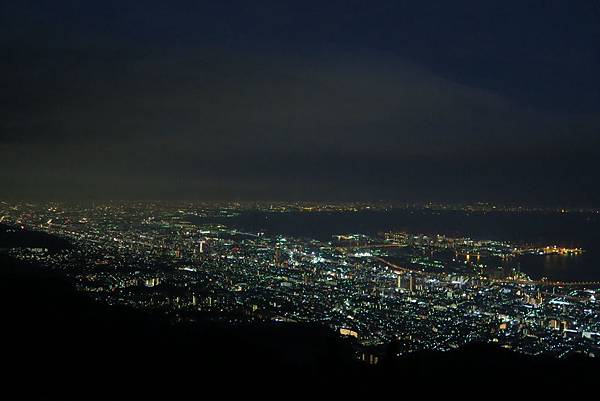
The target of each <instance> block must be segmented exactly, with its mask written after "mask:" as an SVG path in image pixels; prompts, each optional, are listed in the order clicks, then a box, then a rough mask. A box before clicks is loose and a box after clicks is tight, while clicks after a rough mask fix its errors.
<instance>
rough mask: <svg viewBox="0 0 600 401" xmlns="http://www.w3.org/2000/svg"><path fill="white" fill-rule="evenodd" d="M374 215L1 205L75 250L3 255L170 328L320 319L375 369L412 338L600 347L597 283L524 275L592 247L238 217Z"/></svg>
mask: <svg viewBox="0 0 600 401" xmlns="http://www.w3.org/2000/svg"><path fill="white" fill-rule="evenodd" d="M365 207H368V208H369V209H371V208H373V209H375V210H381V211H382V212H383V213H385V210H387V209H388V208H382V207H377V206H357V205H355V206H348V205H340V206H338V207H337V208H336V207H335V206H305V207H301V208H299V207H298V206H297V205H286V204H278V205H276V206H273V205H251V206H249V205H241V204H235V203H231V204H193V203H192V204H185V203H166V202H158V203H133V202H130V203H107V204H96V205H93V206H87V207H84V206H76V205H65V204H61V203H39V204H9V203H2V210H1V215H2V223H3V224H8V225H9V227H11V228H10V230H22V229H28V230H37V231H43V232H46V233H49V234H52V235H55V236H58V237H60V238H63V239H66V240H67V241H68V242H69V244H70V246H68V247H65V248H64V249H57V250H49V249H44V248H11V249H7V250H5V252H8V254H9V255H11V256H12V257H15V258H18V259H21V260H25V261H30V262H34V263H36V264H39V265H42V266H44V268H47V269H52V270H56V271H58V272H60V273H62V274H64V275H66V276H67V277H69V278H70V279H71V280H72V281H73V282H74V283H75V285H76V287H77V288H78V289H79V290H80V291H82V292H84V293H86V294H87V295H89V296H90V297H92V298H93V299H95V300H97V301H99V302H103V303H107V304H110V305H125V306H130V307H133V308H137V309H142V310H148V311H154V312H161V313H166V314H167V315H168V316H169V317H170V319H171V320H172V321H173V322H185V321H188V322H189V321H192V322H193V321H194V320H196V319H199V318H201V319H205V318H209V319H212V320H218V321H223V322H227V323H230V324H239V323H247V322H311V323H318V324H323V325H326V326H327V327H329V328H330V329H331V330H334V331H336V332H337V333H339V334H340V335H341V336H344V337H348V338H350V339H351V341H352V342H353V344H354V345H353V347H354V349H355V354H356V357H357V358H359V359H362V360H365V361H367V362H370V363H375V362H376V361H377V358H379V357H380V355H379V354H378V352H379V353H380V352H381V351H380V350H381V349H383V348H382V347H384V346H385V345H387V344H388V343H389V342H390V341H397V342H399V343H400V344H401V347H400V348H399V351H398V352H399V355H401V354H404V353H410V352H413V351H418V350H427V349H429V350H440V351H447V350H451V349H454V348H458V347H461V346H463V345H465V344H468V343H471V342H489V343H493V344H497V345H499V346H501V347H504V348H508V349H511V350H514V351H518V352H521V353H526V354H533V355H535V354H551V355H554V356H556V357H564V356H567V355H570V354H573V353H582V354H585V355H589V356H596V355H598V352H600V303H598V302H597V297H598V296H599V295H600V292H599V291H600V280H599V281H556V280H551V279H548V278H538V279H532V278H530V277H528V275H527V274H525V273H524V272H522V271H520V270H519V263H518V260H519V258H520V257H523V256H524V255H529V256H537V257H543V255H546V256H547V255H556V256H558V257H578V256H577V255H581V254H583V253H585V249H581V248H565V247H557V246H556V245H554V244H544V245H541V246H537V247H536V246H531V245H526V244H518V243H511V242H506V241H499V240H486V239H471V238H467V237H461V238H454V237H449V236H446V235H424V234H419V233H408V232H382V233H380V234H377V235H367V234H365V233H339V234H336V235H332V236H331V238H330V239H329V240H326V241H323V240H318V239H314V238H301V237H294V236H288V235H281V234H277V233H272V234H267V233H265V232H261V231H256V232H246V231H242V230H241V229H239V228H237V227H235V224H233V222H232V223H231V224H229V223H228V222H227V221H228V220H232V219H234V218H235V217H236V216H239V215H241V214H244V213H247V212H251V211H259V212H260V213H264V215H265V218H269V215H272V214H274V213H284V214H289V213H297V212H298V210H301V211H302V213H322V210H323V209H326V210H328V212H330V213H334V214H336V213H338V214H343V213H355V212H356V211H357V210H362V209H364V208H365ZM315 208H318V210H321V211H320V212H319V211H314V209H315ZM333 209H335V211H332V210H333ZM215 220H218V221H220V222H219V223H215V222H214V221H215ZM378 350H379V351H378ZM373 355H374V356H373ZM369 358H370V359H369ZM373 358H375V359H373Z"/></svg>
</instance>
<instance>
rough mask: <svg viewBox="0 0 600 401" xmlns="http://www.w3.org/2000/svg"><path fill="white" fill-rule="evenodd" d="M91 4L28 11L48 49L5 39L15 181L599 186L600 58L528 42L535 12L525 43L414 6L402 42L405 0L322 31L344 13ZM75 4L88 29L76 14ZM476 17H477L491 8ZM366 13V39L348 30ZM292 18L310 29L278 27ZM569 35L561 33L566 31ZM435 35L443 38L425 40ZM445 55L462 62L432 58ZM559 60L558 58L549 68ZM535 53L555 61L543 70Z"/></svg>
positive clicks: (392, 187) (7, 129) (399, 194)
mask: <svg viewBox="0 0 600 401" xmlns="http://www.w3.org/2000/svg"><path fill="white" fill-rule="evenodd" d="M72 7H75V8H72ZM72 7H71V8H69V10H71V11H70V13H66V14H65V13H62V12H61V11H60V10H61V9H60V8H58V11H57V9H53V11H49V10H43V9H42V10H39V9H31V10H30V13H29V14H27V15H26V16H23V15H21V16H22V17H23V18H25V19H26V20H28V21H35V20H39V18H41V20H39V21H38V22H40V24H39V26H38V27H37V28H36V29H37V33H38V34H41V33H44V32H45V33H46V34H49V35H50V38H49V41H48V43H47V45H45V46H43V45H42V42H41V41H40V38H39V37H37V36H36V35H33V36H31V35H32V34H28V33H26V32H25V31H23V30H21V31H19V30H18V29H17V28H16V27H15V25H14V24H13V25H10V26H9V28H12V31H10V32H9V33H10V35H9V38H10V39H11V40H7V39H6V36H5V37H4V39H3V42H2V43H4V46H3V55H4V57H3V58H2V61H1V62H0V76H1V77H2V84H3V88H4V91H3V92H2V94H0V103H1V104H2V109H1V111H0V117H1V121H2V122H1V124H0V140H1V142H0V158H1V159H2V172H1V173H0V185H2V186H3V188H6V189H7V193H8V194H9V195H8V196H15V197H45V196H48V197H67V198H69V197H95V198H121V197H126V198H136V197H138V198H139V197H141V198H161V197H168V198H177V197H179V198H188V199H189V198H253V199H267V198H281V199H285V198H303V199H323V198H337V199H382V198H384V199H388V200H414V199H417V200H419V199H420V200H423V199H441V200H444V199H448V200H479V199H489V200H499V201H520V200H522V201H531V202H539V203H557V202H566V201H571V202H576V203H584V204H594V203H596V202H598V201H599V200H600V191H599V190H598V189H597V188H596V186H595V185H594V184H593V182H595V181H597V180H598V179H599V178H600V175H599V173H598V172H597V171H596V170H597V169H595V168H594V167H595V166H594V160H595V156H596V155H595V152H596V150H597V149H598V145H599V142H600V141H599V139H598V129H599V128H600V117H599V114H598V113H599V112H600V110H599V109H598V108H597V107H593V105H594V103H593V99H594V96H595V94H594V85H596V84H597V83H598V82H597V80H596V81H593V80H590V78H589V71H585V70H582V73H581V76H579V77H575V76H572V78H571V79H567V78H565V77H566V76H568V75H565V74H564V73H565V70H569V69H570V68H572V66H571V65H570V64H569V63H568V60H569V58H571V59H574V60H575V61H574V63H575V64H576V65H585V66H589V65H593V64H594V62H595V61H593V60H595V59H594V57H595V55H593V54H592V53H590V54H586V49H588V50H589V51H590V52H592V50H590V49H591V48H589V47H587V48H586V47H585V46H584V45H582V44H581V43H580V44H578V45H577V46H576V49H574V50H573V51H572V53H571V54H570V55H563V54H558V53H557V52H556V51H555V52H548V53H544V54H542V53H543V51H542V50H543V49H542V50H536V51H533V52H532V53H527V52H526V50H527V49H531V48H532V47H533V44H534V43H535V41H533V39H531V37H529V36H528V35H527V32H528V31H527V30H526V29H525V27H524V26H522V25H519V24H517V25H516V26H517V28H518V30H520V31H521V33H523V34H525V36H527V37H528V38H529V39H527V40H526V42H527V43H526V44H522V43H520V42H519V41H518V40H517V39H518V38H516V37H514V35H513V34H511V36H510V38H509V39H510V40H507V41H504V42H502V41H500V42H498V40H499V39H498V38H497V36H498V34H499V33H501V32H507V31H508V30H507V29H505V28H502V26H501V25H498V24H499V22H498V21H496V20H495V19H494V21H495V22H494V23H495V24H496V25H498V26H496V28H493V29H491V30H490V28H489V27H485V26H483V25H481V22H477V24H476V26H477V30H476V32H475V33H477V32H479V33H481V34H483V37H482V38H480V39H477V38H476V37H475V36H473V37H472V38H467V37H466V36H465V35H466V34H467V31H465V32H462V31H461V32H462V33H460V34H459V33H454V34H453V35H451V36H452V37H453V38H454V39H456V42H454V44H453V45H452V46H449V47H447V48H446V47H444V46H441V44H438V45H436V46H433V45H432V44H431V43H430V41H432V40H433V38H429V39H427V38H424V37H423V36H422V35H421V33H422V32H421V31H420V30H419V29H417V28H415V27H414V26H413V27H412V28H410V26H411V24H412V22H410V21H408V20H406V19H403V17H401V16H400V17H399V22H398V24H400V22H402V21H404V22H403V23H404V25H402V24H400V25H399V27H398V30H400V31H402V30H405V31H406V30H409V31H411V32H412V34H413V37H414V38H415V41H416V42H419V43H421V44H422V45H423V46H422V48H420V49H415V48H414V44H410V45H409V44H406V43H405V42H404V41H402V42H400V44H399V45H396V46H393V43H392V42H393V41H391V40H390V39H389V38H386V37H383V36H378V35H383V33H385V32H387V33H389V34H394V35H395V34H396V32H395V30H394V29H390V24H391V22H390V21H389V20H388V17H387V14H385V13H383V14H382V12H383V11H382V10H385V9H386V7H392V6H390V5H389V4H388V5H387V6H385V7H383V8H379V7H374V8H373V9H372V10H371V11H372V12H371V13H367V14H366V15H365V18H366V20H364V21H363V22H362V23H358V21H357V16H358V15H361V12H362V11H361V10H362V8H361V7H358V6H356V5H355V6H352V7H349V8H347V9H346V13H341V14H340V15H339V16H338V17H339V18H337V17H336V18H334V19H332V20H331V21H334V20H335V21H336V22H335V24H338V25H336V26H337V27H330V26H329V27H325V28H323V29H324V30H325V32H320V33H315V32H312V31H309V29H308V28H307V26H310V25H311V24H315V23H317V22H319V26H321V22H323V21H322V19H323V18H327V17H323V16H322V15H312V14H311V13H310V9H303V10H299V11H298V13H300V14H295V12H296V11H297V10H292V9H290V8H288V7H286V6H278V7H276V8H274V9H270V8H269V9H268V10H266V9H262V8H260V7H259V8H256V9H254V8H248V7H246V8H244V7H241V8H239V9H237V10H238V13H237V14H235V13H234V14H232V15H230V16H225V14H222V13H221V12H217V11H215V10H212V11H210V10H209V11H210V13H212V15H213V16H214V17H215V18H214V19H215V20H216V21H218V22H217V23H215V22H214V21H213V23H212V24H211V23H210V22H207V21H204V22H206V23H208V25H209V27H210V28H212V31H211V30H210V29H208V28H206V27H205V26H201V24H195V23H194V22H193V21H191V20H190V18H191V17H190V16H189V15H187V14H186V13H184V12H183V11H181V10H179V9H172V8H167V9H166V10H165V12H166V16H165V17H164V20H162V19H160V18H159V17H158V16H157V14H155V13H156V12H158V11H156V10H155V9H154V8H153V7H152V6H149V7H148V8H147V9H144V10H140V9H138V8H132V6H131V5H130V4H129V3H125V4H124V5H123V6H122V7H123V8H120V7H119V6H117V5H115V4H112V5H110V4H109V5H107V6H106V7H105V8H104V7H102V10H103V12H102V13H100V15H98V16H95V17H93V18H92V17H90V16H89V13H90V12H91V11H93V10H90V9H87V8H85V7H84V9H80V8H81V6H72ZM78 7H79V8H78ZM392 8H393V7H392ZM20 10H21V12H23V8H21V9H20ZM174 10H175V11H174ZM260 10H263V11H260ZM63 11H64V10H63ZM363 11H364V10H363ZM388 11H389V10H388ZM392 11H393V10H392ZM430 11H431V10H430ZM438 11H439V10H438ZM451 11H452V12H453V13H456V10H454V9H452V10H451ZM488 11H490V10H488ZM431 12H432V13H433V14H431V15H429V17H428V18H429V19H430V20H431V21H432V22H434V21H438V22H439V23H440V24H442V27H440V26H438V25H430V28H431V29H432V31H434V32H435V31H440V30H444V29H446V28H447V27H448V26H455V25H456V24H455V22H456V21H453V22H452V23H451V24H450V23H449V22H448V21H446V20H444V19H443V15H441V14H440V13H437V12H433V11H431ZM210 13H209V14H210ZM307 13H308V14H307ZM373 13H374V14H373ZM491 13H492V15H495V16H496V18H499V17H498V15H500V16H502V15H504V14H503V13H502V12H501V11H498V10H496V11H494V10H491ZM496 13H499V14H496ZM511 13H512V14H511ZM511 13H509V14H510V15H513V14H514V10H513V11H511ZM183 14H186V15H183ZM191 14H192V15H196V14H194V13H193V12H192V13H191ZM326 14H327V13H326ZM392 14H393V13H392ZM80 15H81V16H82V18H83V20H85V19H86V18H87V19H89V22H93V23H92V24H84V23H83V22H82V21H81V20H80V19H79V18H78V17H79V16H80ZM394 15H398V14H394ZM517 15H521V14H520V12H517ZM552 15H553V16H554V14H552ZM242 16H245V17H248V16H251V18H250V19H247V18H242ZM76 17H77V18H76ZM60 18H67V19H68V20H69V21H71V22H72V23H73V25H68V26H63V25H58V24H57V21H58V19H60ZM198 18H199V19H201V20H205V19H206V16H204V17H198ZM330 18H333V17H330ZM373 18H374V19H375V20H373V21H371V19H373ZM378 18H380V19H382V22H381V25H382V27H379V26H378V25H377V24H376V20H377V19H378ZM465 18H467V20H468V21H471V22H470V23H469V24H467V25H470V26H471V28H473V22H472V18H473V16H472V15H467V16H465ZM534 19H535V18H534ZM174 21H178V22H179V24H180V28H177V26H175V25H174V24H173V23H174ZM260 21H266V22H265V23H266V26H263V25H261V24H259V22H260ZM303 21H304V23H303ZM369 21H370V22H369ZM386 21H387V22H386ZM443 21H446V22H445V24H446V25H444V24H443ZM132 22H135V23H136V24H138V25H137V26H138V30H135V29H133V28H131V27H130V26H129V25H128V24H129V23H132ZM157 24H158V25H157ZM215 24H216V25H217V26H215ZM353 24H354V25H356V24H358V25H357V26H358V27H359V30H360V31H363V32H365V36H366V38H363V37H362V36H360V35H356V34H351V33H348V34H347V36H343V33H344V32H345V31H346V30H347V29H348V27H349V26H353ZM197 26H198V27H197ZM290 26H292V27H301V28H302V30H301V31H299V32H297V33H299V34H300V33H302V34H303V35H304V39H303V40H300V41H299V40H298V39H296V38H294V37H292V36H290V35H288V36H287V37H274V38H273V37H268V34H269V33H277V32H281V31H286V32H287V33H288V34H289V33H290V29H289V28H290ZM444 26H445V27H446V28H444ZM540 26H541V28H542V29H545V28H544V27H545V25H543V24H542V25H540ZM196 27H197V28H196ZM286 27H287V28H286ZM51 28H56V29H57V32H54V31H52V29H51ZM155 28H156V29H158V32H155V31H154V29H155ZM217 28H218V29H221V32H220V34H216V33H215V31H214V30H215V29H217ZM591 29H592V28H590V27H588V26H587V25H585V24H584V26H583V28H580V29H579V31H578V32H579V33H581V34H587V33H589V32H592V33H593V32H594V31H593V30H591ZM209 31H210V32H209ZM588 31H589V32H588ZM204 33H206V36H204V35H203V34H204ZM439 33H440V32H438V34H439ZM160 34H163V36H162V37H161V35H160ZM461 35H462V36H461ZM486 35H487V36H486ZM490 35H491V36H490ZM565 35H566V36H567V37H576V36H577V35H575V34H574V33H569V32H567V33H565ZM344 37H345V39H346V42H345V43H342V41H340V38H344ZM561 37H562V36H561ZM319 38H321V39H323V42H327V44H326V45H323V44H322V43H320V44H317V42H318V39H319ZM336 39H337V40H336ZM380 39H381V40H380ZM492 39H494V41H493V43H496V42H498V47H499V50H498V52H494V51H493V50H491V49H492V47H491V46H492V45H493V46H495V45H494V44H493V43H492V42H490V41H491V40H492ZM436 40H437V41H443V40H444V38H442V37H437V39H436ZM559 40H560V37H555V38H553V39H551V40H550V45H551V44H552V43H555V44H557V45H558V46H559V47H560V46H563V45H562V44H561V43H560V42H558V41H559ZM532 41H533V42H532ZM553 41H554V42H553ZM348 42H352V43H348ZM511 43H512V44H513V45H514V47H515V48H516V50H514V49H513V51H515V52H517V53H519V52H521V55H522V58H521V59H515V60H506V59H505V60H504V61H503V62H502V63H501V64H502V65H500V66H498V65H491V66H487V67H486V66H482V65H479V66H478V67H477V66H473V65H471V62H472V63H474V64H478V63H479V64H481V63H483V59H486V60H488V62H490V61H493V60H496V61H498V60H497V58H498V57H501V56H502V54H504V55H506V54H509V53H510V51H509V50H510V49H509V44H511ZM542 43H544V44H546V47H545V48H548V46H549V45H548V43H546V42H543V41H542ZM242 44H250V45H249V46H241V45H242ZM369 44H370V45H371V46H368V45H369ZM283 45H286V46H283ZM488 46H490V47H489V48H488ZM542 47H544V46H542ZM427 48H429V49H430V50H435V52H433V53H432V55H430V56H428V57H429V58H428V57H424V56H423V57H422V55H421V56H420V55H419V52H422V51H423V50H425V49H427ZM448 49H454V51H456V54H453V55H450V54H448V51H449V50H448ZM461 49H462V50H461ZM417 50H418V51H417ZM435 54H437V55H439V57H442V58H444V59H445V60H448V61H449V62H448V63H447V64H444V63H436V62H434V61H432V60H431V57H432V56H433V55H435ZM486 55H487V56H486ZM486 57H487V58H486ZM543 57H547V58H549V59H550V61H546V62H544V63H541V64H540V58H543ZM458 58H462V59H463V61H462V62H460V63H458V61H457V60H458ZM532 60H534V61H536V62H537V63H538V65H541V66H544V68H542V70H540V71H541V72H540V74H541V75H542V78H541V79H540V80H539V81H535V80H534V81H535V82H532V83H531V84H530V85H527V84H524V83H523V82H522V80H523V79H524V77H526V76H531V71H530V65H529V64H528V63H530V62H531V61H532ZM456 63H458V64H456ZM459 65H462V69H461V70H460V72H459V73H457V70H456V69H457V67H458V66H459ZM551 67H552V68H553V69H554V71H556V73H557V75H556V79H553V80H552V81H551V82H550V81H549V80H548V77H545V76H546V74H547V73H548V71H547V70H548V69H549V68H551ZM511 71H512V72H511ZM567 72H568V71H567ZM486 74H487V77H485V75H486ZM586 77H587V78H586ZM492 78H493V79H492ZM584 78H586V79H588V81H587V82H588V84H589V87H588V88H587V90H585V91H582V101H581V103H579V104H576V102H574V101H573V99H572V93H571V89H568V90H565V89H564V86H568V85H566V84H565V83H566V82H568V81H569V80H570V81H571V82H580V81H581V79H584ZM544 82H546V83H547V84H548V85H542V84H543V83H544ZM552 83H556V85H557V86H556V87H554V86H553V85H552ZM500 84H501V85H500ZM540 88H543V90H542V92H543V94H544V95H547V96H539V94H540ZM502 89H504V90H502ZM544 97H547V98H548V99H544ZM565 98H567V99H566V100H565Z"/></svg>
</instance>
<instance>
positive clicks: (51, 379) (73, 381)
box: [0, 256, 599, 399]
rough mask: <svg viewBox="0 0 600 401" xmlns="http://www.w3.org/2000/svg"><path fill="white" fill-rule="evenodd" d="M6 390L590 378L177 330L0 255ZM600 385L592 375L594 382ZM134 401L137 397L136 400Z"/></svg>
mask: <svg viewBox="0 0 600 401" xmlns="http://www.w3.org/2000/svg"><path fill="white" fill-rule="evenodd" d="M0 266H1V269H0V305H2V310H1V312H2V323H3V324H2V331H3V333H4V339H3V340H2V361H3V365H4V366H5V367H7V368H8V369H7V370H6V371H5V372H4V373H3V374H2V381H3V383H4V384H3V386H2V390H3V391H11V392H15V391H16V392H18V393H20V396H21V397H19V398H27V396H29V395H31V394H36V393H37V394H47V395H52V396H57V397H58V396H60V398H63V396H66V397H67V398H68V397H74V398H79V397H84V398H89V397H93V396H105V395H106V396H107V395H111V394H113V395H114V394H121V395H123V394H134V395H136V396H139V397H140V398H141V396H144V397H150V398H154V397H155V396H156V397H157V398H158V397H159V396H160V395H169V394H170V395H174V394H175V395H190V396H191V397H192V399H195V398H202V397H200V395H201V394H205V393H206V391H208V389H211V390H217V391H220V392H223V394H232V393H233V394H249V393H262V392H265V393H271V392H273V391H285V392H288V391H289V392H297V391H307V390H311V389H319V391H320V390H323V389H325V390H327V391H328V392H334V393H335V392H338V391H339V392H341V393H347V392H348V391H352V392H354V391H360V392H372V391H380V390H383V389H390V388H393V387H394V386H395V385H400V384H402V385H407V384H421V383H436V384H437V383H446V384H451V383H475V382H479V381H481V380H483V381H485V382H490V383H495V384H502V383H504V384H506V383H511V382H513V381H517V382H524V383H530V384H532V385H535V386H547V385H552V384H557V383H567V384H571V383H574V382H578V383H581V382H583V383H585V382H586V381H588V380H591V379H592V378H593V377H595V376H596V374H597V372H598V371H599V370H598V367H599V366H598V364H597V363H596V362H595V361H594V360H590V359H578V358H575V359H569V360H556V359H550V358H543V357H530V356H525V355H519V354H515V353H512V352H510V351H507V350H501V349H497V348H493V347H489V346H483V345H474V346H470V347H466V348H464V349H462V350H458V351H455V352H450V353H435V352H423V353H415V354H412V355H408V356H405V357H402V358H387V359H386V358H384V359H383V361H382V363H381V364H380V365H378V366H366V365H362V364H361V363H359V362H356V361H355V360H354V359H353V358H352V353H351V350H350V348H349V345H348V344H347V343H346V342H345V341H343V340H341V339H339V338H337V337H335V336H333V335H332V333H331V332H330V331H328V330H326V329H322V328H318V327H312V326H301V325H275V326H268V325H267V326H242V327H235V328H232V327H226V326H219V325H215V324H210V323H198V324H195V325H194V326H172V325H170V324H169V323H168V322H167V321H166V320H165V319H164V318H163V317H162V316H155V315H150V314H145V313H143V312H139V311H134V310H130V309H127V308H120V307H111V306H108V305H103V304H99V303H96V302H93V301H92V300H90V299H88V298H87V297H86V296H85V295H83V294H81V293H78V292H76V291H75V289H74V288H72V287H71V286H70V284H69V283H68V282H66V281H64V280H62V279H60V278H57V277H55V276H53V275H51V274H49V273H44V272H43V271H40V270H39V269H37V268H36V267H35V266H30V265H26V264H23V263H21V262H17V261H14V260H13V259H10V258H8V257H6V256H0ZM589 383H593V382H591V381H590V382H589ZM136 398H137V397H136Z"/></svg>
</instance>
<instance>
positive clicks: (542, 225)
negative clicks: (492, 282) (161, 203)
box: [190, 209, 600, 281]
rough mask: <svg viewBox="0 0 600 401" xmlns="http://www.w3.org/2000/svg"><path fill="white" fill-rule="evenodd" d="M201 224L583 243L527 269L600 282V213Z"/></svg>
mask: <svg viewBox="0 0 600 401" xmlns="http://www.w3.org/2000/svg"><path fill="white" fill-rule="evenodd" d="M190 220H191V221H192V222H193V223H195V224H198V225H200V224H207V223H220V224H224V225H226V226H229V227H235V228H238V229H240V230H243V231H249V232H257V231H262V232H265V233H266V234H267V235H270V236H272V235H277V234H281V235H286V236H294V237H303V238H315V239H319V240H324V241H328V240H330V239H331V237H332V235H335V234H349V233H360V234H367V235H369V234H371V235H372V234H377V233H379V232H384V231H392V230H395V231H406V232H410V233H415V234H417V233H419V234H430V235H431V234H442V235H447V236H453V237H470V238H473V239H493V240H504V241H511V242H515V243H519V244H529V245H538V246H545V245H559V246H567V247H581V248H583V249H584V250H585V252H584V253H583V254H582V255H578V256H522V257H520V258H521V260H520V261H519V262H520V265H521V270H522V271H523V272H524V273H527V274H528V275H529V276H531V277H532V278H534V279H537V278H541V277H547V278H549V279H551V280H564V281H587V280H596V281H597V280H600V215H598V214H597V213H576V212H568V213H555V212H518V213H517V212H514V213H513V212H491V213H482V212H462V211H439V212H438V211H429V210H401V209H399V210H392V211H360V212H288V213H264V212H244V213H242V214H241V215H239V216H236V217H227V218H201V217H195V216H191V217H190Z"/></svg>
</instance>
